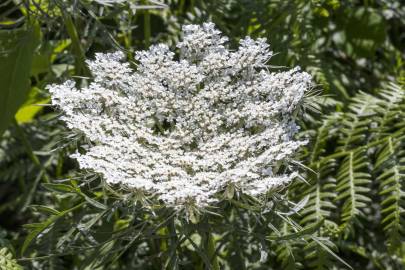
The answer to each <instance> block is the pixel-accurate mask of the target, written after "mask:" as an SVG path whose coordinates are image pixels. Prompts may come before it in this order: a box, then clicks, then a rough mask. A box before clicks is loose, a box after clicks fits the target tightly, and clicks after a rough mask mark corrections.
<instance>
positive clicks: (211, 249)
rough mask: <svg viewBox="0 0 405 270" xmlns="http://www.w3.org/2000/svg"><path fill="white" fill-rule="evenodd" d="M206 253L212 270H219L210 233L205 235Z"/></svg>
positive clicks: (213, 240)
mask: <svg viewBox="0 0 405 270" xmlns="http://www.w3.org/2000/svg"><path fill="white" fill-rule="evenodd" d="M207 252H208V258H209V259H210V261H211V263H212V265H211V267H212V269H213V270H219V269H220V268H219V263H218V258H217V256H216V249H215V239H214V236H213V234H212V233H211V232H208V233H207Z"/></svg>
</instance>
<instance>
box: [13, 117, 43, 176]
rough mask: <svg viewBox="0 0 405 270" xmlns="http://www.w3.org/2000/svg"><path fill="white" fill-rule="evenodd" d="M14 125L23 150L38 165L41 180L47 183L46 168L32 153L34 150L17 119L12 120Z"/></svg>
mask: <svg viewBox="0 0 405 270" xmlns="http://www.w3.org/2000/svg"><path fill="white" fill-rule="evenodd" d="M13 123H14V126H15V128H16V131H17V135H18V137H19V138H20V140H21V142H22V144H23V146H24V147H25V150H26V152H27V155H28V157H29V158H30V159H31V161H32V162H33V163H34V164H35V166H37V167H38V169H39V171H40V173H41V174H42V180H43V181H44V182H45V183H49V178H48V175H47V174H46V170H45V168H44V166H42V164H41V162H40V161H39V159H38V157H37V156H36V155H35V154H34V150H33V149H32V147H31V144H30V142H29V141H28V139H27V136H25V134H24V131H23V130H22V128H21V127H20V125H19V124H18V123H17V120H16V119H14V120H13Z"/></svg>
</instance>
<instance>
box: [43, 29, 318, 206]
mask: <svg viewBox="0 0 405 270" xmlns="http://www.w3.org/2000/svg"><path fill="white" fill-rule="evenodd" d="M183 32H184V38H183V41H182V42H180V43H179V44H178V48H179V49H180V59H179V60H176V58H175V54H174V53H173V52H171V51H170V50H169V48H168V47H167V46H166V45H163V44H159V45H156V46H152V47H151V48H150V49H149V50H148V51H141V52H138V53H137V54H136V60H137V61H138V62H139V64H138V66H137V69H136V70H135V71H134V70H133V69H131V67H130V65H129V64H128V63H125V62H123V61H122V60H123V57H124V56H123V54H122V53H121V52H116V53H111V54H97V55H96V59H95V60H93V61H89V62H88V65H89V67H90V70H91V71H92V74H93V75H94V81H93V82H92V83H91V84H90V86H89V87H86V88H83V89H77V88H76V87H75V84H74V83H73V82H72V81H68V82H66V83H64V84H62V85H52V86H50V87H49V90H50V92H51V93H52V94H53V96H52V102H53V104H55V105H57V106H58V107H59V108H60V109H61V110H62V111H63V112H64V114H63V116H62V119H63V120H64V121H65V122H66V123H67V126H68V127H69V128H71V129H74V130H79V131H81V132H82V133H84V134H85V136H86V137H87V138H88V139H90V140H91V141H92V142H93V144H92V145H91V146H89V148H88V151H87V152H86V153H84V154H79V153H76V154H74V155H73V157H74V158H75V159H77V161H78V162H79V164H80V167H81V168H83V169H91V170H93V171H95V172H97V173H101V174H102V175H103V176H104V178H105V179H106V181H107V182H108V183H109V184H119V185H123V186H125V187H128V188H134V189H139V190H143V191H145V192H147V193H150V194H154V195H157V196H158V198H159V199H161V200H162V201H164V202H165V203H166V204H168V205H171V206H182V205H185V204H187V203H195V204H196V205H198V206H205V205H207V204H209V203H211V202H214V201H216V198H217V197H218V196H216V195H217V194H218V192H220V191H221V190H223V189H224V188H225V187H226V186H227V185H229V184H232V185H234V186H236V187H238V188H239V189H240V190H241V191H242V192H245V193H247V194H250V195H253V196H257V195H260V194H264V193H266V192H268V191H269V190H270V189H272V188H274V187H279V186H280V185H284V184H286V183H288V182H290V181H291V180H292V178H294V177H296V172H291V171H290V172H286V171H285V170H283V172H280V170H279V167H280V164H282V163H283V162H284V163H285V162H286V161H288V159H290V158H291V156H292V155H293V154H294V153H295V151H296V150H297V149H298V148H299V147H300V146H301V145H302V144H304V142H303V141H297V140H294V138H293V137H294V134H295V133H296V132H297V130H298V127H297V126H296V124H295V123H294V120H293V114H294V113H295V111H296V109H297V107H298V105H299V103H300V101H301V100H302V98H303V96H304V93H305V91H306V90H308V89H309V88H310V87H311V77H310V75H309V74H307V73H305V72H300V71H299V68H294V69H292V70H289V71H285V72H270V71H268V70H267V69H266V66H265V65H266V62H267V61H268V60H269V58H270V57H271V55H272V52H271V51H269V46H268V44H266V41H265V40H264V39H258V40H252V39H251V38H249V37H247V38H245V39H244V40H241V41H240V47H239V49H238V50H236V51H229V50H227V49H226V44H225V43H226V41H227V38H225V37H222V36H221V33H220V32H219V31H218V30H216V29H215V28H214V25H213V24H212V23H206V24H204V25H203V26H198V25H187V26H184V28H183Z"/></svg>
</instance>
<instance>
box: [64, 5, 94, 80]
mask: <svg viewBox="0 0 405 270" xmlns="http://www.w3.org/2000/svg"><path fill="white" fill-rule="evenodd" d="M61 12H62V18H63V22H64V24H65V27H66V30H67V32H68V35H69V37H70V39H71V41H72V48H73V53H74V54H75V70H76V75H83V76H88V75H89V74H90V72H89V70H88V69H87V66H86V55H85V54H84V50H83V48H82V45H81V42H80V38H79V34H78V33H77V29H76V26H75V24H74V23H73V20H72V17H71V16H70V15H69V14H68V13H66V12H65V11H63V10H61Z"/></svg>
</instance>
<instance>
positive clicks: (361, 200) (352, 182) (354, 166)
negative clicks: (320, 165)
mask: <svg viewBox="0 0 405 270" xmlns="http://www.w3.org/2000/svg"><path fill="white" fill-rule="evenodd" d="M368 166H369V162H368V158H367V156H366V152H365V151H364V150H360V151H350V152H349V153H348V155H347V157H346V158H345V159H344V160H343V162H342V165H341V166H340V168H339V170H338V173H337V187H336V191H337V192H338V194H339V195H338V196H337V197H336V199H335V201H337V202H341V203H342V208H341V220H342V224H341V230H342V232H344V233H345V236H348V234H349V233H350V232H351V231H352V230H353V229H354V228H353V225H354V223H358V224H361V223H359V222H357V221H358V218H359V217H360V216H362V215H363V214H364V210H365V209H366V208H368V207H369V206H368V203H370V202H371V199H370V198H369V193H370V187H369V185H370V183H371V180H370V177H371V176H370V174H369V173H368V171H367V169H368Z"/></svg>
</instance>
